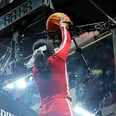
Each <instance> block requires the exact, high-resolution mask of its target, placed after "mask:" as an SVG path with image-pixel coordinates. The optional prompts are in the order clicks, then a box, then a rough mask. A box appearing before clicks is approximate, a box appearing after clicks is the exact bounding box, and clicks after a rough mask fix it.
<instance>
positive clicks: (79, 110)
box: [74, 106, 95, 116]
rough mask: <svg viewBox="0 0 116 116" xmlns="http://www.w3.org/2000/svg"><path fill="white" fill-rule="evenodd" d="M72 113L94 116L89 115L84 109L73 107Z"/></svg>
mask: <svg viewBox="0 0 116 116" xmlns="http://www.w3.org/2000/svg"><path fill="white" fill-rule="evenodd" d="M74 113H75V114H78V115H81V116H95V115H94V114H91V113H90V112H88V111H86V110H85V109H83V108H81V107H79V106H75V107H74Z"/></svg>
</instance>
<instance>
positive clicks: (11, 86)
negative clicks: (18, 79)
mask: <svg viewBox="0 0 116 116" xmlns="http://www.w3.org/2000/svg"><path fill="white" fill-rule="evenodd" d="M5 88H7V89H13V88H14V84H13V83H10V84H8V85H6V87H5Z"/></svg>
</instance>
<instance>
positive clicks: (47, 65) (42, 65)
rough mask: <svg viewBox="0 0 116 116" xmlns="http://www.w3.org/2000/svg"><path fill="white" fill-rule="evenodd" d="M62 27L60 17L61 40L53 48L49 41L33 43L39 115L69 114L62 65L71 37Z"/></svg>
mask: <svg viewBox="0 0 116 116" xmlns="http://www.w3.org/2000/svg"><path fill="white" fill-rule="evenodd" d="M66 26H67V24H66V23H63V20H61V21H60V23H59V27H60V30H61V36H62V41H61V44H60V46H59V49H58V50H57V51H54V49H53V45H52V44H51V43H50V41H49V40H45V39H42V40H38V41H36V42H35V43H34V44H33V57H34V58H35V62H34V66H33V68H32V72H33V75H34V78H35V80H36V83H37V86H38V90H39V94H40V98H41V105H40V114H39V116H73V112H72V109H71V105H70V102H71V96H70V92H69V82H68V74H67V67H66V61H67V57H68V53H69V50H70V44H71V37H70V33H69V31H68V30H67V28H66Z"/></svg>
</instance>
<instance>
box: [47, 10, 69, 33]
mask: <svg viewBox="0 0 116 116" xmlns="http://www.w3.org/2000/svg"><path fill="white" fill-rule="evenodd" d="M61 18H62V19H63V20H64V21H65V22H71V19H70V18H69V17H68V16H67V15H66V14H64V13H61V12H56V13H53V14H51V15H50V16H49V17H48V19H47V21H46V30H47V31H54V30H56V31H57V30H59V29H60V27H59V25H58V24H59V22H60V20H61ZM67 28H68V26H67Z"/></svg>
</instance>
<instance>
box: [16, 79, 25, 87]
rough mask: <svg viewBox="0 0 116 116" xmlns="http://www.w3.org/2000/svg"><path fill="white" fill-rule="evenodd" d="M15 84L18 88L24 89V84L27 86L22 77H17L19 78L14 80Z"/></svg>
mask: <svg viewBox="0 0 116 116" xmlns="http://www.w3.org/2000/svg"><path fill="white" fill-rule="evenodd" d="M15 85H16V86H17V87H18V88H20V89H24V88H26V86H27V84H26V82H25V80H24V79H19V80H17V81H16V82H15Z"/></svg>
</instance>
